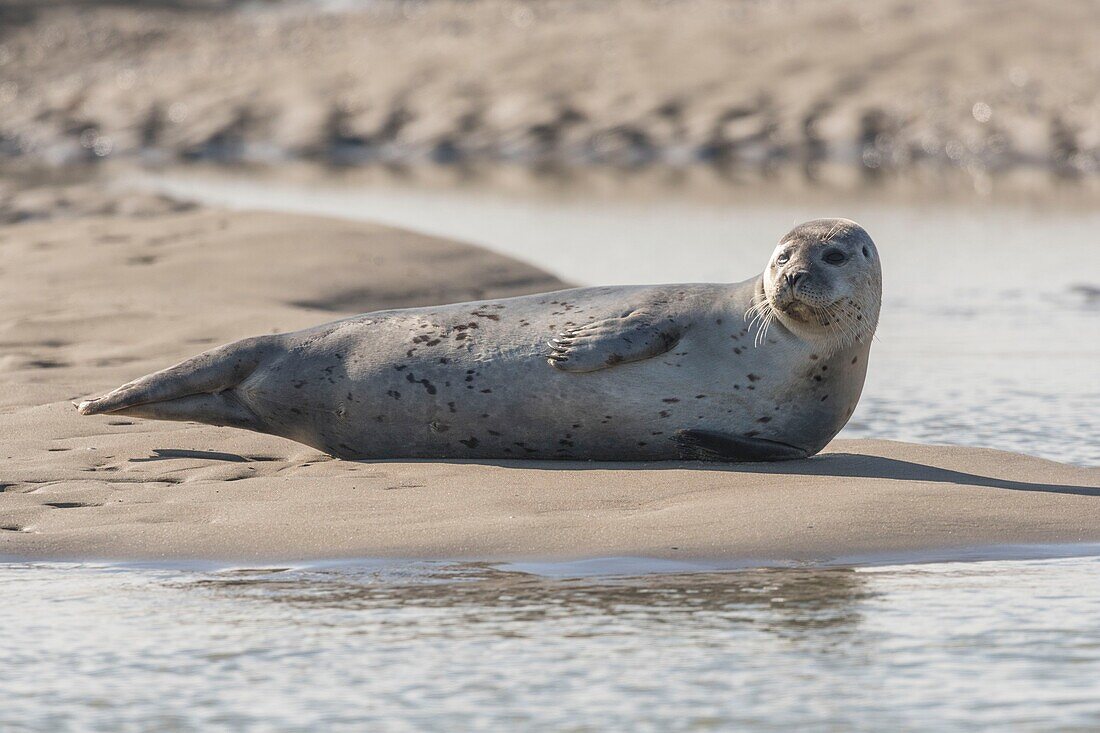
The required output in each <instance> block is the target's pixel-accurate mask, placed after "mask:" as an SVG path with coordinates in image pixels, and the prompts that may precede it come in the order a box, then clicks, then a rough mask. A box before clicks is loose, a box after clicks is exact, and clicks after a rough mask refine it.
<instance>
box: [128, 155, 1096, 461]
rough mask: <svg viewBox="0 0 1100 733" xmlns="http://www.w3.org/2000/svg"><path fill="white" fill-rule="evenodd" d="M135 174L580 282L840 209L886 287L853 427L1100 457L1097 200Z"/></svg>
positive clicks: (729, 244)
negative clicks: (544, 188)
mask: <svg viewBox="0 0 1100 733" xmlns="http://www.w3.org/2000/svg"><path fill="white" fill-rule="evenodd" d="M141 183H142V185H145V186H153V187H157V188H160V189H161V190H164V191H167V192H169V193H172V194H175V195H179V196H183V197H191V198H195V199H197V200H201V201H206V202H209V203H215V204H220V205H224V206H232V207H241V208H258V209H270V210H282V211H296V212H304V213H314V214H325V215H330V216H340V217H346V218H352V219H365V220H371V221H379V222H383V223H388V224H393V225H397V226H403V227H407V228H410V229H415V230H417V231H422V232H426V233H429V234H436V235H441V236H447V237H453V238H457V239H461V240H465V241H469V242H474V243H477V244H481V245H484V246H486V247H488V248H490V249H494V250H497V251H500V252H503V253H506V254H509V255H513V256H515V257H518V258H520V259H523V260H526V261H528V262H531V263H534V264H536V265H538V266H540V267H543V268H544V269H546V270H549V271H551V272H553V273H555V274H557V275H559V276H561V277H562V278H563V279H565V280H567V281H570V282H573V283H576V284H581V285H592V284H627V283H646V282H698V281H704V282H706V281H733V280H742V279H745V278H747V277H750V276H752V275H753V274H754V273H757V272H759V271H760V270H761V269H762V268H763V266H764V264H765V263H766V261H767V258H768V256H769V254H770V252H771V248H772V247H773V246H774V243H775V242H776V241H778V239H779V237H780V236H781V235H782V234H783V233H784V232H786V231H787V230H788V229H790V228H791V227H792V226H793V225H795V224H797V223H798V222H800V221H804V220H806V219H810V218H814V217H820V216H836V215H843V216H847V217H849V218H853V219H856V220H858V221H860V222H861V223H862V224H864V225H865V226H866V227H867V229H868V230H869V231H870V232H871V234H872V236H873V237H874V238H875V241H876V243H877V244H878V247H879V250H880V252H881V254H882V260H883V268H884V298H883V301H884V302H883V313H882V319H881V323H880V326H879V331H878V340H877V342H876V343H875V345H874V347H873V349H872V359H871V365H870V369H869V372H868V378H867V385H866V388H865V390H864V393H863V398H862V399H861V401H860V403H859V406H858V408H857V409H856V412H855V414H854V415H853V416H852V419H851V421H850V422H849V424H848V426H847V427H846V428H845V430H844V431H843V433H841V436H842V437H850V438H862V437H875V438H891V439H898V440H910V441H917V442H925V443H952V444H960V445H977V446H986V447H991V448H1000V449H1004V450H1012V451H1018V452H1023V453H1029V454H1032V455H1037V456H1042V457H1046V458H1051V459H1055V460H1060V461H1066V462H1070V463H1078V464H1083V465H1100V366H1097V365H1098V364H1100V235H1098V234H1097V232H1100V213H1087V212H1085V213H1083V212H1081V211H1066V210H1060V211H1043V210H1036V209H1031V210H1020V209H1013V208H1008V207H1005V206H994V205H976V206H967V207H963V206H958V205H952V204H948V203H940V204H927V203H924V204H915V205H911V206H905V207H902V206H891V205H883V204H877V203H868V202H861V201H848V202H846V203H843V204H841V205H828V206H825V205H821V204H816V203H815V204H810V203H802V202H800V201H799V200H798V199H797V197H794V198H791V199H790V200H789V201H781V202H780V203H769V204H767V205H763V204H760V203H755V202H753V203H743V204H739V203H737V202H736V200H733V201H731V202H729V203H728V204H724V205H719V204H704V203H698V202H691V201H681V200H676V199H675V198H673V197H671V196H670V197H666V198H665V199H663V200H659V201H654V200H648V201H645V202H631V201H624V200H618V199H608V198H601V197H598V196H589V197H574V198H564V199H563V198H560V197H559V198H547V197H545V196H537V195H528V196H511V197H505V196H502V195H500V194H497V193H490V192H486V191H480V192H479V191H478V190H476V189H475V190H465V189H464V190H452V191H428V190H416V189H398V188H392V187H388V188H379V187H370V188H367V187H356V188H347V187H333V186H329V187H325V186H308V187H307V186H300V185H290V184H285V183H277V182H272V181H258V180H250V179H229V180H226V179H220V178H219V179H212V178H194V177H187V178H185V177H178V176H177V177H170V178H145V179H142V180H141ZM731 195H732V194H731ZM777 198H779V199H782V197H777ZM322 318H323V314H319V320H320V319H322Z"/></svg>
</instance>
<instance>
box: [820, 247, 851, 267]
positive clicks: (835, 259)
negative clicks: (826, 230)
mask: <svg viewBox="0 0 1100 733" xmlns="http://www.w3.org/2000/svg"><path fill="white" fill-rule="evenodd" d="M846 259H848V258H847V257H845V256H844V253H843V252H841V251H840V250H839V249H834V250H832V251H830V252H827V253H825V261H826V262H828V263H829V264H830V265H839V264H840V263H841V262H843V261H844V260H846Z"/></svg>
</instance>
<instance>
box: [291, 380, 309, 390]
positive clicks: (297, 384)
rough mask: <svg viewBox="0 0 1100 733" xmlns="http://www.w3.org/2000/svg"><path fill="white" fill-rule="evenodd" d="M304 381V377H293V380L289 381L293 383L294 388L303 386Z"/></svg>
mask: <svg viewBox="0 0 1100 733" xmlns="http://www.w3.org/2000/svg"><path fill="white" fill-rule="evenodd" d="M305 383H306V380H304V379H295V380H294V381H293V382H291V384H293V385H294V389H301V388H302V387H303V386H305Z"/></svg>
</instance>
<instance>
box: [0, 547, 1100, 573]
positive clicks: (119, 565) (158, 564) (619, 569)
mask: <svg viewBox="0 0 1100 733" xmlns="http://www.w3.org/2000/svg"><path fill="white" fill-rule="evenodd" d="M1096 557H1100V542H1068V543H1057V544H1044V543H1032V544H991V545H974V546H968V547H957V548H940V549H929V550H916V551H910V552H906V553H896V554H892V553H878V554H869V555H854V556H846V557H838V558H832V559H828V560H820V561H810V562H798V563H795V562H780V561H768V560H763V559H749V558H745V559H739V560H733V559H725V560H723V559H718V558H695V559H685V560H669V559H667V558H661V557H648V556H631V555H627V556H598V557H580V558H573V559H552V558H546V559H538V558H513V559H499V558H498V559H486V560H470V559H444V558H421V557H345V558H330V559H322V560H300V559H293V558H271V559H267V560H263V561H258V562H244V561H241V562H233V561H229V560H217V559H194V560H157V559H143V560H133V559H130V560H118V559H110V558H78V557H47V558H42V557H36V556H33V555H32V556H18V555H5V554H0V565H33V566H41V565H47V566H73V567H74V568H81V569H86V568H90V569H111V570H128V571H178V572H197V573H264V572H270V573H276V572H317V571H330V570H335V571H341V570H349V571H350V570H382V571H385V570H397V569H408V568H409V567H418V566H430V567H431V568H438V567H445V568H446V567H462V566H475V567H482V566H484V567H488V568H491V569H492V570H494V571H498V572H514V573H519V574H521V575H530V576H534V577H537V578H541V579H544V580H584V579H614V578H640V577H653V576H668V575H695V574H704V573H705V574H711V573H736V572H742V571H749V572H751V571H756V570H777V571H782V570H795V571H805V570H871V571H881V570H889V569H892V568H899V567H903V568H911V567H920V566H922V565H955V564H967V565H970V564H981V563H993V562H1043V561H1058V560H1078V559H1086V558H1096Z"/></svg>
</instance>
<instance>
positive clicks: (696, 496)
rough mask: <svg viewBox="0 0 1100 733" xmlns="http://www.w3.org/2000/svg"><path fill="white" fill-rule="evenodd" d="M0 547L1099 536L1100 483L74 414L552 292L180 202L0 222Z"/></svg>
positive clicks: (458, 551) (687, 545) (508, 274)
mask: <svg viewBox="0 0 1100 733" xmlns="http://www.w3.org/2000/svg"><path fill="white" fill-rule="evenodd" d="M0 253H2V254H3V258H2V264H0V460H2V464H0V555H4V556H9V557H37V558H107V559H125V558H135V559H136V558H146V559H148V558H181V559H182V558H214V559H224V560H290V559H305V558H331V557H353V556H374V557H381V556H389V557H421V558H426V557H431V558H478V559H503V558H519V557H529V558H530V557H537V558H575V557H583V556H608V555H646V556H660V557H675V558H688V557H692V558H699V557H708V558H719V559H726V560H741V561H759V562H784V561H822V560H829V559H833V558H837V557H845V556H851V555H860V554H868V553H882V552H908V551H917V550H937V549H951V548H962V547H969V546H975V545H992V544H1007V543H1061V542H1078V541H1098V540H1100V470H1097V469H1090V468H1081V467H1073V466H1067V465H1062V464H1057V463H1052V462H1049V461H1044V460H1039V459H1036V458H1030V457H1025V456H1019V455H1013V454H1009V453H1001V452H996V451H989V450H980V449H969V448H940V447H928V446H916V445H908V444H904V443H890V442H879V441H837V442H836V443H834V444H833V445H832V446H830V448H829V450H828V452H827V455H823V456H820V457H817V458H814V459H811V460H808V461H799V462H794V463H788V464H781V465H771V466H757V467H753V466H747V467H746V466H742V467H716V466H706V465H702V464H650V465H620V464H611V465H601V464H576V463H521V462H512V463H508V462H491V463H431V462H381V463H356V462H346V461H337V460H332V459H329V458H328V457H326V456H323V455H321V454H318V453H317V452H316V451H314V450H312V449H310V448H307V447H305V446H301V445H298V444H296V443H292V442H289V441H286V440H282V439H279V438H274V437H270V436H263V435H258V434H254V433H248V432H244V431H237V430H232V429H228V428H212V427H205V426H198V425H193V424H181V423H162V422H151V421H143V420H139V419H134V418H119V417H111V416H104V417H97V418H86V417H80V416H78V415H77V414H76V412H75V410H74V409H73V408H72V406H71V405H70V403H69V401H70V400H71V399H74V398H77V397H81V396H84V395H87V394H89V393H97V392H100V391H102V390H103V389H105V388H109V387H113V386H116V385H117V384H119V383H121V382H123V381H126V380H128V379H130V378H133V377H135V376H138V375H141V374H145V373H147V372H150V371H153V370H155V369H158V368H161V367H163V366H166V365H168V364H170V363H173V362H175V361H177V360H179V359H181V358H183V357H186V356H188V355H191V354H193V353H195V352H197V351H201V350H203V349H205V348H208V347H209V346H210V345H212V344H215V343H220V342H225V341H229V340H232V339H235V338H239V337H243V336H247V335H251V334H256V333H263V332H269V331H279V330H289V329H294V328H299V327H303V326H306V325H310V324H314V323H317V322H321V321H325V320H331V319H334V318H337V317H339V316H342V315H345V314H348V313H353V312H359V311H363V310H369V309H373V308H379V307H384V306H404V305H413V304H425V303H433V302H443V301H454V300H462V299H471V298H477V297H481V296H503V295H509V294H519V293H524V292H533V291H539V290H549V289H553V288H555V287H560V286H561V285H562V283H560V282H559V281H557V280H555V279H554V278H552V277H550V276H548V275H546V274H544V273H542V272H540V271H538V270H536V269H534V268H532V267H529V266H526V265H523V264H521V263H517V262H515V261H512V260H509V259H507V258H505V257H502V256H499V255H495V254H492V253H489V252H486V251H484V250H481V249H478V248H475V247H471V246H466V245H461V244H457V243H453V242H448V241H443V240H439V239H433V238H429V237H425V236H421V235H416V234H411V233H408V232H403V231H398V230H393V229H388V228H385V227H379V226H370V225H364V224H352V223H346V222H340V221H332V220H325V219H315V218H306V217H299V216H286V215H276V214H255V213H227V212H220V211H209V210H195V211H189V212H183V213H169V214H163V213H162V214H155V213H149V214H148V215H147V216H144V217H141V218H138V217H134V216H129V217H123V216H115V217H96V218H83V219H77V220H68V221H53V222H41V223H28V224H19V225H12V226H7V227H3V228H0Z"/></svg>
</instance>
